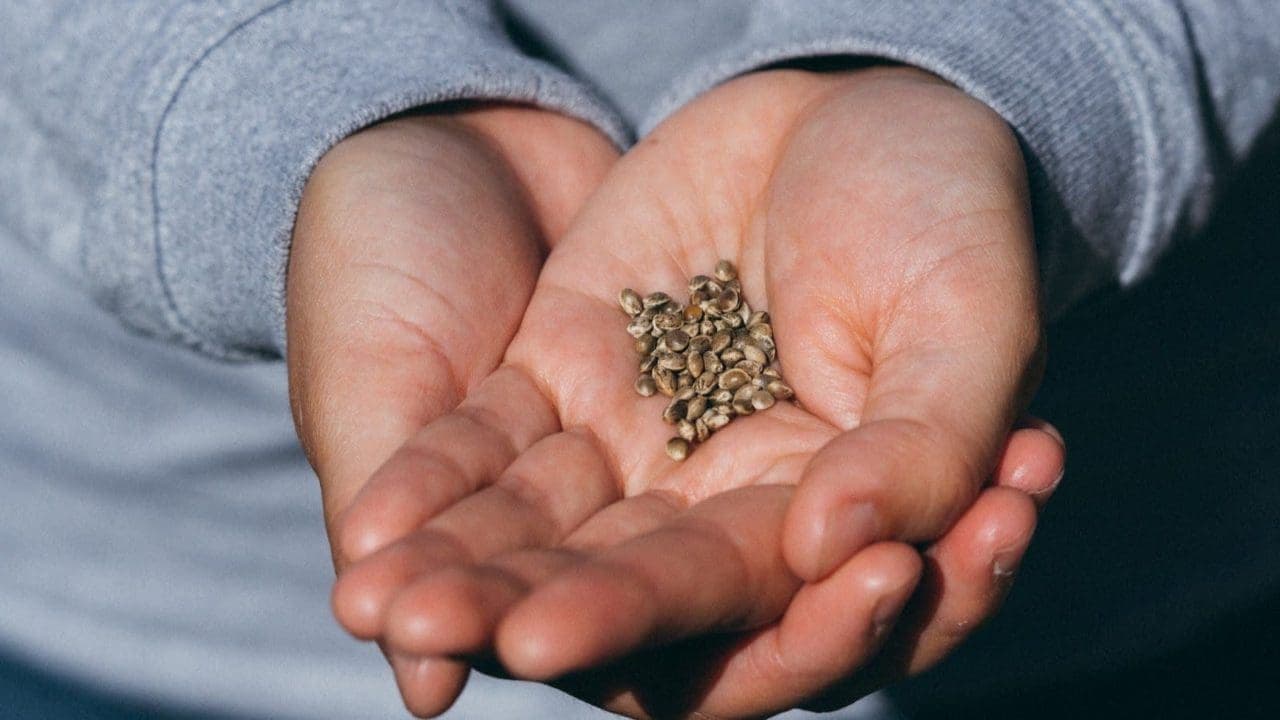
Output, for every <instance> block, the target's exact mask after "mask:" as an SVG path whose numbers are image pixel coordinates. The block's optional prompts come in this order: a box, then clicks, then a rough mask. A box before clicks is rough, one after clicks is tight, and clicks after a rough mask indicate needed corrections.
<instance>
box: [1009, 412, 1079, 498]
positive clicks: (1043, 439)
mask: <svg viewBox="0 0 1280 720" xmlns="http://www.w3.org/2000/svg"><path fill="white" fill-rule="evenodd" d="M1050 427H1052V426H1050ZM1065 470H1066V450H1065V448H1064V446H1063V445H1062V443H1061V441H1060V440H1059V439H1058V436H1057V435H1055V434H1054V433H1050V432H1048V431H1047V430H1044V429H1041V428H1035V427H1026V428H1022V429H1020V430H1015V431H1014V432H1013V433H1012V434H1010V436H1009V439H1008V441H1007V442H1006V444H1005V448H1004V453H1003V454H1002V455H1001V457H1000V461H999V462H998V463H997V465H996V470H995V473H994V479H995V483H996V485H998V486H1003V487H1007V488H1014V489H1017V490H1021V491H1022V492H1024V493H1026V494H1028V495H1030V496H1031V497H1032V498H1033V499H1035V501H1036V504H1037V505H1044V503H1045V502H1047V501H1048V499H1049V498H1050V497H1051V496H1052V495H1053V492H1054V491H1055V490H1056V489H1057V487H1058V485H1059V484H1060V483H1061V481H1062V478H1063V476H1064V473H1065Z"/></svg>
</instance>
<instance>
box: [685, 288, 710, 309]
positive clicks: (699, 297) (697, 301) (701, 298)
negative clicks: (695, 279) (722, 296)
mask: <svg viewBox="0 0 1280 720" xmlns="http://www.w3.org/2000/svg"><path fill="white" fill-rule="evenodd" d="M706 301H707V294H706V293H704V292H703V291H701V290H695V291H693V292H691V293H689V304H690V305H696V306H698V307H699V308H700V309H704V310H705V309H706V308H703V307H702V303H704V302H706Z"/></svg>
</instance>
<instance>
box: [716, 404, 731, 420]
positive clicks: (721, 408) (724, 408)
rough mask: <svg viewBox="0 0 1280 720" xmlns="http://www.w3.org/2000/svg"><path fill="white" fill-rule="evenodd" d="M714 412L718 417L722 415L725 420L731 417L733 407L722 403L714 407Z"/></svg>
mask: <svg viewBox="0 0 1280 720" xmlns="http://www.w3.org/2000/svg"><path fill="white" fill-rule="evenodd" d="M715 410H716V413H718V414H720V415H724V416H725V417H727V418H732V417H733V405H731V404H730V403H723V404H721V405H716V406H715Z"/></svg>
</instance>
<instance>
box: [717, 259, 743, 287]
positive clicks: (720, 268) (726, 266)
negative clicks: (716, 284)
mask: <svg viewBox="0 0 1280 720" xmlns="http://www.w3.org/2000/svg"><path fill="white" fill-rule="evenodd" d="M736 277H738V269H737V268H735V267H734V266H733V263H731V262H729V261H728V260H721V261H720V262H718V263H716V279H717V280H719V281H721V282H728V281H730V280H733V279H734V278H736Z"/></svg>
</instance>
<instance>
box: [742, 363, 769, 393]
mask: <svg viewBox="0 0 1280 720" xmlns="http://www.w3.org/2000/svg"><path fill="white" fill-rule="evenodd" d="M743 362H746V360H743ZM767 384H768V381H766V380H765V379H764V376H763V375H757V376H755V377H753V378H751V387H753V388H755V389H757V390H760V389H763V388H764V386H765V385H767Z"/></svg>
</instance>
